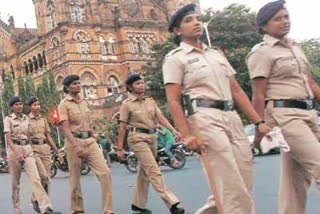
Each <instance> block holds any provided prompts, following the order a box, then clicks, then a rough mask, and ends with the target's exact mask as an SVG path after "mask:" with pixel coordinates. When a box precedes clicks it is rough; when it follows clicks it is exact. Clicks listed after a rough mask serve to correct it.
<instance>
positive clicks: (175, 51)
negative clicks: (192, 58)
mask: <svg viewBox="0 0 320 214" xmlns="http://www.w3.org/2000/svg"><path fill="white" fill-rule="evenodd" d="M179 51H182V48H181V47H178V48H176V49H173V50H171V51H170V52H169V53H167V55H166V57H169V56H172V55H174V54H175V53H178V52H179Z"/></svg>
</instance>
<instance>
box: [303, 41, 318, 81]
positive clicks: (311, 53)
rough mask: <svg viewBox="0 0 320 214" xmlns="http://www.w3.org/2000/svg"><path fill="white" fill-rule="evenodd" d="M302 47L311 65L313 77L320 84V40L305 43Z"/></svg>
mask: <svg viewBox="0 0 320 214" xmlns="http://www.w3.org/2000/svg"><path fill="white" fill-rule="evenodd" d="M301 46H302V48H303V50H304V52H305V54H306V55H307V58H308V60H309V62H310V64H311V72H312V74H313V77H314V79H315V81H316V82H317V83H318V84H320V38H319V39H310V40H306V41H303V42H302V43H301Z"/></svg>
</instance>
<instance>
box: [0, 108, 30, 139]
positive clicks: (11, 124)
mask: <svg viewBox="0 0 320 214" xmlns="http://www.w3.org/2000/svg"><path fill="white" fill-rule="evenodd" d="M7 132H10V133H11V137H12V139H13V140H27V139H28V133H29V118H28V116H27V115H25V114H22V117H21V118H19V117H17V116H16V115H15V114H14V113H12V114H10V115H9V116H6V117H5V119H4V133H7Z"/></svg>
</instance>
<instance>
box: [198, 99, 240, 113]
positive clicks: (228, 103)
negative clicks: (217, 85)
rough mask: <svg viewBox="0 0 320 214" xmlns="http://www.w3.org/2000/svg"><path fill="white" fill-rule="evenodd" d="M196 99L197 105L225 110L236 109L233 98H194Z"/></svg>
mask: <svg viewBox="0 0 320 214" xmlns="http://www.w3.org/2000/svg"><path fill="white" fill-rule="evenodd" d="M194 100H195V101H196V104H197V107H204V108H217V109H220V110H223V111H233V110H234V102H233V100H202V99H194Z"/></svg>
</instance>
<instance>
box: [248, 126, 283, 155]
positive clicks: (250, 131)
mask: <svg viewBox="0 0 320 214" xmlns="http://www.w3.org/2000/svg"><path fill="white" fill-rule="evenodd" d="M244 132H245V133H246V135H247V137H248V140H249V143H250V148H251V151H252V154H253V155H254V156H259V155H262V151H261V149H259V148H257V147H255V146H254V144H253V140H254V135H255V133H256V126H255V125H254V124H249V125H246V126H245V127H244ZM279 153H280V149H272V150H270V152H268V153H267V154H279Z"/></svg>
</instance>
